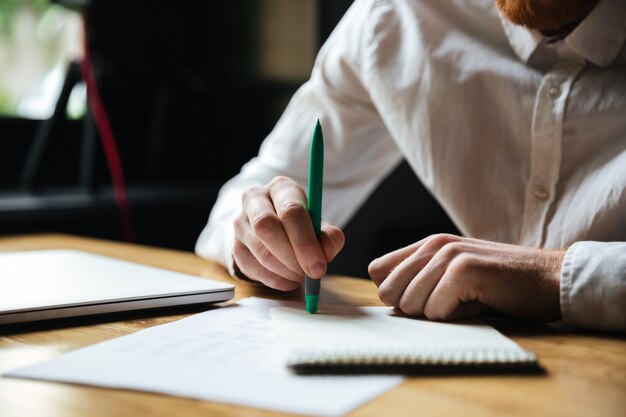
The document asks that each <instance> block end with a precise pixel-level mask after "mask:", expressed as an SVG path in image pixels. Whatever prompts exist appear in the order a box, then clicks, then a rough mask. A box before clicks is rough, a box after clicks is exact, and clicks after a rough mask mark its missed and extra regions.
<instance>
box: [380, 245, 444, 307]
mask: <svg viewBox="0 0 626 417" xmlns="http://www.w3.org/2000/svg"><path fill="white" fill-rule="evenodd" d="M424 249H425V247H424V246H422V247H420V248H419V249H418V250H417V251H416V252H415V253H413V254H411V256H409V257H408V258H406V259H405V260H404V261H403V262H401V263H400V264H399V265H398V266H397V267H396V268H395V269H394V270H393V271H391V273H390V274H389V275H388V276H387V277H386V278H385V279H384V280H383V281H382V282H380V284H379V285H378V297H379V298H380V300H381V301H382V302H383V303H384V304H385V305H388V306H394V307H400V300H401V298H402V295H403V294H404V292H405V291H406V289H407V287H408V286H409V285H410V284H411V282H412V281H413V280H415V279H416V276H417V275H418V274H419V272H420V271H421V270H422V269H423V268H424V266H426V265H427V264H428V262H429V261H430V259H431V258H432V256H433V255H434V252H433V251H430V250H424Z"/></svg>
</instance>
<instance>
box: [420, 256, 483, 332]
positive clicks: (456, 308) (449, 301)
mask: <svg viewBox="0 0 626 417" xmlns="http://www.w3.org/2000/svg"><path fill="white" fill-rule="evenodd" d="M463 263H464V261H462V260H461V261H459V260H457V261H455V263H454V264H452V265H450V266H449V268H448V269H447V270H446V272H445V273H444V275H443V277H442V278H441V280H440V281H439V282H438V283H437V285H436V286H435V288H434V289H433V291H432V293H431V294H430V295H429V297H428V299H427V300H426V302H425V303H424V314H425V315H426V317H427V318H428V319H429V320H437V321H441V320H453V319H457V318H460V317H467V316H469V315H471V314H477V313H479V312H480V313H482V312H484V311H483V309H482V308H481V307H480V306H481V305H482V303H480V302H478V295H479V294H478V291H476V286H475V285H473V284H472V276H471V273H469V271H468V269H467V268H466V267H463V266H460V265H462V264H463Z"/></svg>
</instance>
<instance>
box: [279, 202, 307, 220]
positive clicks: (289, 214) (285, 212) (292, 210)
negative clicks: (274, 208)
mask: <svg viewBox="0 0 626 417" xmlns="http://www.w3.org/2000/svg"><path fill="white" fill-rule="evenodd" d="M307 215H308V214H307V210H306V207H304V206H303V205H302V204H299V203H298V202H296V201H289V202H287V203H285V204H283V206H282V207H280V209H279V213H278V217H279V219H280V220H281V221H289V220H294V219H302V218H306V216H307Z"/></svg>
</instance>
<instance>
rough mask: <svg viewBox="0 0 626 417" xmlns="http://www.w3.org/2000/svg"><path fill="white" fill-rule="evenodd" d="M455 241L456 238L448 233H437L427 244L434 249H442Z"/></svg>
mask: <svg viewBox="0 0 626 417" xmlns="http://www.w3.org/2000/svg"><path fill="white" fill-rule="evenodd" d="M457 239H458V238H457V236H455V235H451V234H449V233H437V234H436V235H432V236H431V238H430V239H429V243H430V244H431V245H433V246H436V247H443V246H445V245H447V244H449V243H451V242H455V241H457Z"/></svg>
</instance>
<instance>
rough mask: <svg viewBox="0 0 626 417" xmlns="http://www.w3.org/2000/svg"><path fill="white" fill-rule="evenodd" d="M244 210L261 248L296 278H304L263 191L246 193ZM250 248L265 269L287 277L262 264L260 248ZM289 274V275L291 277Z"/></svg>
mask: <svg viewBox="0 0 626 417" xmlns="http://www.w3.org/2000/svg"><path fill="white" fill-rule="evenodd" d="M244 210H245V212H246V216H247V217H248V222H249V223H250V228H251V230H252V232H253V235H254V236H256V237H257V238H258V239H259V240H260V241H261V243H262V244H263V246H264V247H265V248H267V249H268V250H269V251H270V252H271V254H272V255H273V256H274V257H275V258H276V259H278V261H279V262H280V263H281V264H282V265H284V266H285V267H286V268H288V269H289V270H290V271H291V272H293V274H295V275H296V276H304V271H303V270H302V268H300V264H298V260H297V259H296V255H295V253H294V251H293V248H292V247H291V243H290V242H289V238H288V237H287V234H286V233H285V230H284V229H283V226H282V224H281V223H280V219H279V218H278V215H277V214H276V212H275V211H274V205H273V204H272V201H271V200H270V197H269V194H268V192H267V190H265V189H258V190H256V191H252V192H250V193H248V195H247V198H246V200H245V202H244ZM256 249H257V250H255V248H252V253H253V254H254V255H255V256H256V257H257V259H259V261H261V264H262V265H264V266H265V267H266V268H268V269H270V270H272V271H274V272H275V273H277V274H279V275H283V276H285V277H287V274H285V273H283V272H280V271H282V270H283V268H279V269H276V268H272V267H271V266H270V265H268V264H266V263H265V262H263V260H262V259H261V258H259V255H262V254H263V252H262V248H256ZM293 274H291V275H293Z"/></svg>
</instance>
